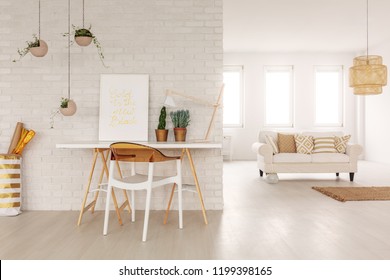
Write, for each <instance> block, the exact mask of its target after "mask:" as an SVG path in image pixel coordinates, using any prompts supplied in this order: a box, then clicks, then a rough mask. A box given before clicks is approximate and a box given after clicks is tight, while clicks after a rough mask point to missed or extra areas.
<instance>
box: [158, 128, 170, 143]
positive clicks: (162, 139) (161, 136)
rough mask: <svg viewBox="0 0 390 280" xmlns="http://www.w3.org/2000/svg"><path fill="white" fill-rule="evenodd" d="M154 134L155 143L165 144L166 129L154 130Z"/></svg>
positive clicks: (166, 137)
mask: <svg viewBox="0 0 390 280" xmlns="http://www.w3.org/2000/svg"><path fill="white" fill-rule="evenodd" d="M155 132H156V139H157V142H167V139H168V129H156V130H155Z"/></svg>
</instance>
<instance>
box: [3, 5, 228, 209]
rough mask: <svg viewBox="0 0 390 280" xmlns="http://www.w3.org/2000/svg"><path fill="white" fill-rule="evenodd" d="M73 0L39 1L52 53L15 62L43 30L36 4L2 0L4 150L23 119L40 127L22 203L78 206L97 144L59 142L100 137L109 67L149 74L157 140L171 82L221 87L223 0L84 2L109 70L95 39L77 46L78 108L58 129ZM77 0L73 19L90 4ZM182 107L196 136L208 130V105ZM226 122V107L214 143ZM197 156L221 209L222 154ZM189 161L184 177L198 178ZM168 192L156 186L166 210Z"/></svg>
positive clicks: (196, 88)
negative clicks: (56, 112) (63, 146)
mask: <svg viewBox="0 0 390 280" xmlns="http://www.w3.org/2000/svg"><path fill="white" fill-rule="evenodd" d="M67 2H68V1H64V0H42V1H41V7H42V8H41V10H42V13H41V38H42V39H44V40H45V41H46V42H47V43H48V45H49V53H48V54H47V55H46V56H45V57H43V58H35V57H32V56H31V55H30V54H27V55H26V57H24V58H23V59H22V60H21V61H20V62H17V63H13V62H11V60H12V59H14V58H17V57H18V55H17V52H16V51H17V49H18V48H21V47H23V46H24V44H25V41H26V40H30V39H31V37H32V34H33V33H37V32H38V1H23V0H2V1H0V10H1V17H0V63H1V64H0V133H1V134H0V153H4V152H6V151H7V149H8V145H9V141H10V139H11V137H12V134H13V131H14V128H15V125H16V122H18V121H22V122H24V123H25V126H26V127H27V128H29V129H34V130H35V131H36V137H35V138H34V139H33V140H32V142H31V143H30V144H29V145H28V147H27V149H26V150H25V153H24V155H23V193H22V196H23V203H22V207H23V208H24V209H32V210H37V209H44V210H53V209H55V210H67V209H73V210H79V209H80V205H81V201H82V194H83V191H84V188H85V184H86V182H87V177H88V174H89V169H90V165H91V160H92V151H90V150H60V149H56V148H55V145H56V143H60V142H70V141H80V140H81V141H88V140H97V139H98V117H99V91H100V88H99V87H100V74H101V73H135V74H139V73H146V74H149V75H150V92H149V140H154V139H155V136H154V129H155V128H156V127H157V123H158V114H159V111H160V108H161V106H162V103H163V101H164V90H165V89H167V88H170V89H174V90H177V91H183V92H185V93H187V94H191V95H197V96H200V97H203V98H206V99H209V100H215V99H216V97H217V95H218V93H219V88H220V86H221V84H222V64H223V54H222V0H180V1H178V0H148V1H139V0H113V1H104V0H95V1H86V2H85V3H86V7H85V22H86V25H87V26H89V24H92V31H93V32H94V33H95V35H96V36H97V38H98V39H99V41H100V43H101V44H102V46H103V49H104V55H105V58H106V59H105V62H106V64H107V65H108V66H109V68H104V67H103V66H102V65H101V63H100V61H99V58H98V55H97V52H96V48H94V47H93V46H89V47H85V48H81V47H78V46H77V45H73V46H72V47H71V52H72V76H71V80H72V82H71V84H72V87H71V97H72V98H73V99H74V100H75V101H76V103H77V106H78V112H77V113H76V115H75V116H72V117H62V116H58V117H57V118H56V119H55V128H54V129H50V120H49V117H50V113H51V111H52V110H53V109H55V108H57V107H58V106H59V104H60V100H61V97H62V96H64V97H66V96H67V38H65V37H63V36H62V33H64V32H67V30H68V24H67V22H68V15H67V14H68V13H67V10H68V8H67ZM71 2H72V12H71V17H72V23H73V24H75V25H78V26H80V25H81V24H82V4H81V3H82V2H81V1H75V0H72V1H71ZM183 107H185V108H188V109H190V112H191V116H192V122H191V125H190V126H189V133H188V137H189V139H193V138H201V137H203V136H204V133H205V131H206V129H207V123H208V120H209V118H208V117H207V116H209V115H211V111H210V108H205V107H203V106H201V105H193V104H191V103H183ZM221 122H222V112H221V111H219V113H218V116H217V119H216V127H215V129H214V130H213V135H212V136H213V139H214V140H215V141H222V125H221ZM168 124H170V121H168ZM170 134H171V136H170V139H172V131H171V132H170ZM176 152H179V151H176ZM171 153H174V151H172V152H171ZM194 160H195V164H196V165H197V166H196V167H197V170H198V176H199V181H200V184H201V187H202V189H203V194H204V198H205V204H206V207H207V208H208V209H221V208H222V205H223V194H222V157H221V154H220V151H216V150H214V151H206V150H204V151H203V150H202V151H195V152H194ZM185 164H186V167H185V168H186V170H187V172H186V173H185V178H184V181H185V182H187V183H192V182H193V181H192V177H191V175H190V172H188V168H189V167H188V164H187V161H185ZM167 193H168V192H167V191H161V192H155V193H154V197H155V199H154V208H160V209H162V208H165V205H166V199H167V197H168V195H167ZM138 205H140V207H143V206H142V204H138ZM199 205H200V204H199V200H198V198H197V196H196V195H195V194H192V193H186V194H185V206H184V207H185V208H186V209H199V208H200V207H199Z"/></svg>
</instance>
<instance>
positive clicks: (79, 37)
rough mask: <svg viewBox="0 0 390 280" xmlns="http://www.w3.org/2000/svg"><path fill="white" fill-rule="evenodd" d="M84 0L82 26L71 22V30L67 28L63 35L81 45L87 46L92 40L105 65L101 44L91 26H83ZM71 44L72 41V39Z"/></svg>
mask: <svg viewBox="0 0 390 280" xmlns="http://www.w3.org/2000/svg"><path fill="white" fill-rule="evenodd" d="M84 2H85V1H84V0H83V27H82V28H80V27H76V26H74V25H73V24H72V28H73V31H72V32H70V30H69V29H68V33H64V34H63V36H68V37H70V36H72V37H74V41H76V43H77V44H78V45H79V46H82V47H86V46H89V45H90V44H91V42H93V44H94V45H95V47H96V49H97V52H98V55H99V58H100V61H101V62H102V64H103V66H104V67H107V66H106V65H105V64H104V55H103V49H102V46H101V45H100V43H99V41H98V39H97V38H96V36H95V35H94V34H93V33H92V31H91V27H92V26H91V25H89V28H85V27H84V26H85V24H84V23H85V21H84V14H85V13H84V6H85V5H84ZM72 44H73V41H72Z"/></svg>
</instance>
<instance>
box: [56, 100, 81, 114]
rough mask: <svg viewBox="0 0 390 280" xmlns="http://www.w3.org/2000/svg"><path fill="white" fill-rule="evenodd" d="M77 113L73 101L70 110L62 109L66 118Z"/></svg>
mask: <svg viewBox="0 0 390 280" xmlns="http://www.w3.org/2000/svg"><path fill="white" fill-rule="evenodd" d="M76 111H77V106H76V103H75V102H74V101H73V100H69V102H68V108H60V112H61V114H62V115H64V116H73V115H74V114H75V113H76Z"/></svg>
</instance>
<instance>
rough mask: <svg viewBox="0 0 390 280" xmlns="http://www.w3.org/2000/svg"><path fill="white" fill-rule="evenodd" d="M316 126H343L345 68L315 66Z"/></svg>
mask: <svg viewBox="0 0 390 280" xmlns="http://www.w3.org/2000/svg"><path fill="white" fill-rule="evenodd" d="M314 71H315V100H316V101H315V102H316V104H315V105H316V106H315V108H316V113H315V114H316V115H315V124H316V125H318V126H342V125H343V121H342V120H343V106H342V100H343V67H342V66H315V68H314Z"/></svg>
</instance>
